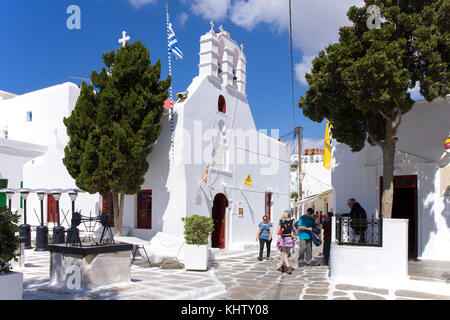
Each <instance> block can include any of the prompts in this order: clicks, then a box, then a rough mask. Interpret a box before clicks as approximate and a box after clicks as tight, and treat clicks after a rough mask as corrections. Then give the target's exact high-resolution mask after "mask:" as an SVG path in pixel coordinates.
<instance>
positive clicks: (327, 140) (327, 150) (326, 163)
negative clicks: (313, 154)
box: [323, 119, 333, 170]
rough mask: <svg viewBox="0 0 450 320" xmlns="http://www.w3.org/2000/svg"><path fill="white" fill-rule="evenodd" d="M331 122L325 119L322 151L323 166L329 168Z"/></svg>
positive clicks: (331, 138)
mask: <svg viewBox="0 0 450 320" xmlns="http://www.w3.org/2000/svg"><path fill="white" fill-rule="evenodd" d="M331 127H332V126H331V123H330V122H329V121H328V119H327V127H326V129H325V138H324V142H325V148H324V151H323V166H324V167H325V168H326V169H328V170H330V169H331V142H332V140H333V137H332V136H331Z"/></svg>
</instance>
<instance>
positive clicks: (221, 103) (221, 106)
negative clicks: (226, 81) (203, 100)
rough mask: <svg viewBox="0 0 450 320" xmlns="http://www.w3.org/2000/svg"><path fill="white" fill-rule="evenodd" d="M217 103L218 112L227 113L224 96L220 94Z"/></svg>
mask: <svg viewBox="0 0 450 320" xmlns="http://www.w3.org/2000/svg"><path fill="white" fill-rule="evenodd" d="M217 104H218V110H219V112H222V113H227V102H226V101H225V98H224V97H223V96H222V95H220V96H219V101H218V103H217Z"/></svg>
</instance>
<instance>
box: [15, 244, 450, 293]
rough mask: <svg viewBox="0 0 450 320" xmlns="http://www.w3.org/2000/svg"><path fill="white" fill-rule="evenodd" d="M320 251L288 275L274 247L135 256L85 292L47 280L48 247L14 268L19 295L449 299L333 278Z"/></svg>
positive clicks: (295, 257) (294, 258)
mask: <svg viewBox="0 0 450 320" xmlns="http://www.w3.org/2000/svg"><path fill="white" fill-rule="evenodd" d="M320 250H321V247H314V248H313V257H314V259H313V265H315V266H312V267H302V268H298V267H296V265H297V263H296V262H297V255H294V256H293V257H292V258H293V261H294V263H293V266H294V268H295V270H294V272H293V273H292V274H291V275H289V274H282V273H280V272H279V271H276V268H277V267H278V266H279V255H280V254H279V252H278V251H277V250H273V254H272V257H271V259H270V260H268V261H266V260H264V261H257V260H256V257H257V252H256V251H255V250H253V251H250V252H248V253H245V254H241V255H236V256H232V257H225V258H218V259H216V260H215V261H212V262H211V265H210V269H209V270H208V271H207V272H194V271H185V270H173V269H172V270H171V269H160V268H157V267H154V268H150V267H149V265H148V264H146V263H145V262H144V261H143V260H141V259H138V260H136V262H135V264H133V265H132V267H131V282H128V283H121V284H116V285H110V286H107V287H102V288H99V289H96V290H84V291H73V290H68V289H65V288H58V287H55V286H50V285H49V284H48V282H49V270H50V267H49V260H50V259H49V256H50V254H49V253H48V252H35V251H33V250H26V259H25V268H22V269H17V270H16V271H19V272H23V274H24V291H23V299H24V300H54V299H56V300H80V299H82V300H103V299H108V300H128V299H132V300H195V299H202V300H235V299H238V300H298V299H300V300H384V299H389V300H397V299H398V300H404V299H408V300H415V299H420V300H422V299H433V300H450V290H449V294H448V295H439V294H431V293H426V292H419V291H414V290H409V289H408V288H406V289H404V288H402V289H379V288H368V287H364V286H355V285H349V284H335V283H332V282H331V281H330V279H329V278H328V271H329V270H328V267H327V266H317V264H318V263H320V260H321V255H320ZM449 288H450V285H449Z"/></svg>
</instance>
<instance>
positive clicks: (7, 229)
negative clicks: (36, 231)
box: [0, 207, 23, 300]
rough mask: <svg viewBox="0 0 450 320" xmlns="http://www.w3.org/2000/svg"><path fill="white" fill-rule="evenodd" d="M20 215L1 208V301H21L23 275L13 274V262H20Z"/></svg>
mask: <svg viewBox="0 0 450 320" xmlns="http://www.w3.org/2000/svg"><path fill="white" fill-rule="evenodd" d="M18 222H19V215H17V214H15V213H12V212H11V210H9V209H8V208H6V207H0V300H21V299H22V290H23V288H22V287H23V274H22V273H19V272H12V270H11V263H10V262H11V261H12V260H14V261H18V259H17V257H18V256H19V254H18V249H19V245H20V242H19V236H18V232H19V226H18Z"/></svg>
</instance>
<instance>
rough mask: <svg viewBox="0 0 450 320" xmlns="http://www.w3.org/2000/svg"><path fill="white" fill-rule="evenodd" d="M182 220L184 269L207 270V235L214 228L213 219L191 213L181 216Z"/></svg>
mask: <svg viewBox="0 0 450 320" xmlns="http://www.w3.org/2000/svg"><path fill="white" fill-rule="evenodd" d="M181 220H183V222H184V238H185V240H186V248H185V261H184V262H185V263H184V264H185V269H186V270H202V271H206V270H208V237H209V234H210V233H211V232H213V230H214V220H213V219H211V218H209V217H204V216H199V215H193V216H190V217H188V218H181Z"/></svg>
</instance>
